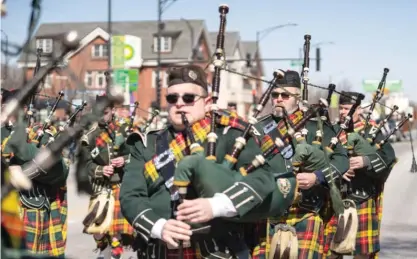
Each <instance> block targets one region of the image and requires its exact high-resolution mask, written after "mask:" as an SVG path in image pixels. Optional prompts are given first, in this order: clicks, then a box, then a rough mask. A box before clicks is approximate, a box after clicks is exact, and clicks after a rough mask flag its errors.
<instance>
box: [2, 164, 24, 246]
mask: <svg viewBox="0 0 417 259" xmlns="http://www.w3.org/2000/svg"><path fill="white" fill-rule="evenodd" d="M4 182H5V183H8V182H10V172H9V170H7V169H6V170H5V172H4ZM1 227H2V239H3V243H4V244H5V246H6V247H8V248H13V249H22V248H24V237H25V232H24V224H23V222H22V220H21V219H20V203H19V193H18V192H17V191H16V190H13V191H11V192H10V193H9V194H7V196H6V197H5V198H4V199H2V201H1Z"/></svg>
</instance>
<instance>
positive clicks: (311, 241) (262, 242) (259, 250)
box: [252, 206, 324, 259]
mask: <svg viewBox="0 0 417 259" xmlns="http://www.w3.org/2000/svg"><path fill="white" fill-rule="evenodd" d="M278 223H286V224H288V225H291V226H293V227H294V228H295V230H296V231H297V238H298V258H299V259H303V258H306V259H307V258H308V259H319V258H323V257H324V255H323V249H324V224H323V220H322V219H321V217H320V215H318V214H316V213H313V212H309V211H306V210H304V209H301V208H299V207H297V206H292V207H291V208H290V209H289V213H288V215H287V216H286V217H281V218H279V219H268V222H267V223H266V224H265V222H262V223H260V225H259V227H258V231H264V228H266V235H265V233H264V234H255V236H256V237H258V238H259V242H258V245H257V246H255V248H254V250H253V253H252V259H266V258H268V256H269V251H270V241H271V239H272V237H273V235H274V234H275V230H274V226H275V225H276V224H278Z"/></svg>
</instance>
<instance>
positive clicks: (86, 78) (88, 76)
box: [84, 72, 93, 87]
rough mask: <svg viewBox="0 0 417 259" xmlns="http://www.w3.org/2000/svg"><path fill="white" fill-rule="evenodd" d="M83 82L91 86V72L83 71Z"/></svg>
mask: <svg viewBox="0 0 417 259" xmlns="http://www.w3.org/2000/svg"><path fill="white" fill-rule="evenodd" d="M84 84H85V85H86V86H88V87H92V86H93V72H86V73H85V78H84Z"/></svg>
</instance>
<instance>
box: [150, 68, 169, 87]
mask: <svg viewBox="0 0 417 259" xmlns="http://www.w3.org/2000/svg"><path fill="white" fill-rule="evenodd" d="M159 79H160V80H161V86H162V88H166V87H167V86H168V73H165V71H161V72H160V76H159ZM152 88H156V70H153V71H152Z"/></svg>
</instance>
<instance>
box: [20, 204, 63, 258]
mask: <svg viewBox="0 0 417 259" xmlns="http://www.w3.org/2000/svg"><path fill="white" fill-rule="evenodd" d="M50 204H51V207H50V210H47V209H46V208H42V209H29V208H25V207H22V210H21V216H22V219H23V223H24V225H25V232H26V236H25V239H26V240H25V241H26V242H25V243H26V250H28V251H29V252H32V253H36V254H45V255H51V256H57V257H62V258H63V257H64V254H65V240H64V236H63V233H62V221H61V213H60V208H59V202H57V201H55V200H54V201H51V203H50Z"/></svg>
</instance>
